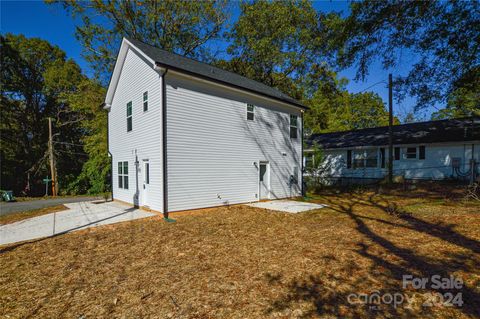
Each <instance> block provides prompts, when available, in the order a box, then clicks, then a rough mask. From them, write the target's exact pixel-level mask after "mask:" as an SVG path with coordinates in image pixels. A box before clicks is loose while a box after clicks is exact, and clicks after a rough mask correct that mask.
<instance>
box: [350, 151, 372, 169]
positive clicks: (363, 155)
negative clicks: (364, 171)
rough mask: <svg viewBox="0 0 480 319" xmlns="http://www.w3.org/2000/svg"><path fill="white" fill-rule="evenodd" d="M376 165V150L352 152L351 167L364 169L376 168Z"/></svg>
mask: <svg viewBox="0 0 480 319" xmlns="http://www.w3.org/2000/svg"><path fill="white" fill-rule="evenodd" d="M377 165H378V151H377V149H367V150H354V151H353V156H352V167H353V168H354V169H357V168H365V167H377Z"/></svg>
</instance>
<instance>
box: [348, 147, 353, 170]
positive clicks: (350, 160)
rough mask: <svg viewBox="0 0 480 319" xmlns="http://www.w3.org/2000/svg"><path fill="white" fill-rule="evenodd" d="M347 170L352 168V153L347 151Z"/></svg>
mask: <svg viewBox="0 0 480 319" xmlns="http://www.w3.org/2000/svg"><path fill="white" fill-rule="evenodd" d="M347 168H352V151H351V150H348V151H347Z"/></svg>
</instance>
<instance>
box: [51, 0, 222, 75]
mask: <svg viewBox="0 0 480 319" xmlns="http://www.w3.org/2000/svg"><path fill="white" fill-rule="evenodd" d="M57 2H60V3H61V4H62V5H63V6H64V7H65V9H67V10H68V12H70V13H71V14H72V16H73V17H75V18H78V19H79V20H80V21H81V22H80V23H79V24H78V25H77V31H76V36H77V39H78V40H79V41H80V43H81V44H82V47H83V48H84V57H85V59H86V60H87V61H89V62H90V63H91V65H92V66H93V68H94V69H95V71H96V74H97V75H98V76H101V78H102V80H105V79H106V78H108V76H109V74H110V72H111V71H112V70H113V66H114V64H115V59H116V55H117V51H118V48H119V45H120V41H121V39H122V37H130V38H134V39H137V40H140V41H143V42H146V43H148V44H150V45H153V46H157V47H160V48H163V49H165V50H168V51H172V52H175V53H179V54H182V55H185V56H188V57H193V58H200V59H208V58H209V57H210V54H211V52H210V51H209V49H208V48H207V46H206V45H205V44H206V43H207V42H209V41H212V40H215V39H218V38H219V37H220V35H221V32H222V28H223V26H224V24H225V22H226V20H227V14H226V12H227V11H226V7H227V5H226V1H223V0H217V1H177V0H164V1H143V0H142V1H141V0H132V1H120V0H107V1H102V0H92V1H54V0H47V3H57Z"/></svg>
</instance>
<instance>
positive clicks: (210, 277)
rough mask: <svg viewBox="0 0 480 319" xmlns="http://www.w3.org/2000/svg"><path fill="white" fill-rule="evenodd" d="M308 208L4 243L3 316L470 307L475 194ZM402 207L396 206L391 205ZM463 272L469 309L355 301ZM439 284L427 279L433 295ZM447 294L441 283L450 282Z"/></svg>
mask: <svg viewBox="0 0 480 319" xmlns="http://www.w3.org/2000/svg"><path fill="white" fill-rule="evenodd" d="M313 201H315V202H319V203H326V204H328V205H330V208H328V209H323V210H318V211H313V212H309V213H304V214H297V215H288V214H283V213H273V212H268V211H265V210H261V209H254V208H250V207H246V206H235V207H230V208H228V207H223V208H216V209H208V210H204V211H201V212H200V213H199V212H197V213H194V214H181V215H178V216H177V217H176V216H175V214H171V215H172V216H171V217H173V218H176V219H177V222H176V223H165V222H164V221H162V220H161V219H160V218H159V217H154V218H150V219H145V220H139V221H135V222H130V223H123V224H117V225H113V226H106V227H100V228H96V229H91V230H87V231H83V232H77V233H71V234H67V235H63V236H58V237H55V238H48V239H44V240H39V241H36V242H31V243H26V244H17V245H11V246H8V247H4V248H3V249H2V251H1V255H0V264H1V267H0V285H1V287H2V288H1V290H0V314H3V315H5V316H11V317H42V318H56V317H69V318H79V317H81V316H82V315H83V316H84V317H85V318H97V317H108V318H111V317H121V318H145V317H147V318H148V317H150V318H269V317H275V318H311V317H322V318H332V317H350V318H372V317H373V318H375V317H379V318H381V317H391V318H402V317H403V318H412V317H418V318H424V317H432V318H462V317H465V318H474V317H477V316H478V315H479V309H480V288H479V283H480V245H479V241H480V214H479V210H480V206H478V205H474V204H464V203H461V202H456V201H445V200H443V199H442V198H433V197H427V196H424V197H421V198H403V197H398V196H381V195H375V194H373V193H362V194H359V193H352V194H342V195H325V196H316V197H314V199H313ZM394 203H395V204H396V205H395V204H394ZM403 274H412V275H414V276H419V277H430V276H432V275H440V276H442V277H448V276H450V275H453V276H456V277H458V278H461V279H462V280H463V281H464V286H463V288H462V289H461V290H460V291H459V292H461V293H462V294H463V300H464V302H465V304H464V305H463V307H440V306H436V307H422V306H421V302H422V300H423V299H422V298H420V297H419V299H416V300H415V301H414V302H412V303H411V304H410V305H407V304H405V303H404V304H402V305H400V306H399V307H397V308H394V307H393V306H391V305H378V306H377V307H369V306H365V305H350V304H349V303H348V296H349V294H351V293H357V294H358V293H373V292H375V291H380V292H381V293H396V292H397V293H402V294H410V295H413V293H414V292H415V291H414V290H412V289H411V288H406V289H402V280H401V279H402V275H403ZM431 291H432V290H428V289H427V290H419V291H417V292H421V293H426V292H431ZM443 292H445V291H443Z"/></svg>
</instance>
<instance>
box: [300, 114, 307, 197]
mask: <svg viewBox="0 0 480 319" xmlns="http://www.w3.org/2000/svg"><path fill="white" fill-rule="evenodd" d="M300 120H301V123H302V131H301V136H302V138H301V151H300V167H301V169H300V189H301V192H302V196H305V195H306V194H305V187H304V185H303V132H304V129H303V111H302V113H301V115H300Z"/></svg>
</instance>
